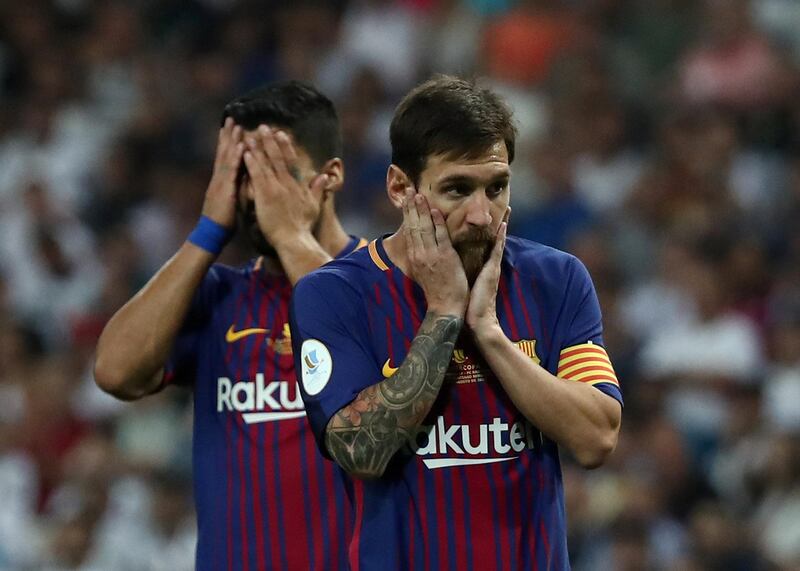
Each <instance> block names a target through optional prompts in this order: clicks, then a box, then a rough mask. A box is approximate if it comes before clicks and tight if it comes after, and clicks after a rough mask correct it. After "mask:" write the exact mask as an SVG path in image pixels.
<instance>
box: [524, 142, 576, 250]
mask: <svg viewBox="0 0 800 571" xmlns="http://www.w3.org/2000/svg"><path fill="white" fill-rule="evenodd" d="M567 153H568V150H567V149H566V148H564V146H563V145H559V144H558V143H557V142H551V143H549V144H540V145H539V146H538V147H537V148H536V149H535V150H534V152H533V157H532V161H531V162H532V165H533V168H534V172H535V173H536V175H537V176H538V178H539V181H540V183H541V186H540V188H539V189H538V191H539V195H538V196H537V201H536V205H535V206H534V207H533V209H532V210H530V211H522V212H515V213H514V215H513V216H512V217H511V219H510V222H509V224H510V226H511V232H512V233H513V234H516V235H518V236H522V237H523V238H527V239H529V240H534V241H536V242H540V243H542V244H545V245H547V246H552V247H554V248H560V249H564V248H566V246H567V244H568V243H569V240H570V239H571V238H572V237H574V236H575V235H576V234H577V233H578V232H580V231H581V230H583V229H585V228H587V227H588V226H589V225H590V224H591V222H592V214H591V212H590V210H589V208H588V207H587V206H586V204H585V203H584V202H583V200H582V199H581V197H580V196H577V193H576V191H575V187H574V185H573V182H572V177H571V172H570V170H569V166H570V163H569V158H570V157H569V155H568V154H567Z"/></svg>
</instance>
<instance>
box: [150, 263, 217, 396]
mask: <svg viewBox="0 0 800 571" xmlns="http://www.w3.org/2000/svg"><path fill="white" fill-rule="evenodd" d="M220 282H221V276H220V274H219V271H218V269H216V268H215V267H212V268H211V269H210V270H209V271H208V273H207V274H206V275H205V277H204V278H203V281H202V282H200V287H198V288H197V291H196V292H195V294H194V296H193V297H192V303H191V305H190V306H189V312H188V313H187V314H186V318H185V319H184V321H183V325H181V329H180V331H179V332H178V337H177V338H176V339H175V343H174V344H173V346H172V351H171V352H170V355H169V357H168V359H167V363H166V365H165V366H164V379H163V381H162V387H163V386H167V385H184V386H190V385H193V384H194V381H195V378H196V376H197V356H198V348H199V347H198V346H199V344H200V339H201V338H202V337H203V335H204V333H205V332H206V331H207V330H208V327H209V325H210V323H211V318H212V314H213V307H214V304H215V299H216V297H217V292H218V291H219V284H220Z"/></svg>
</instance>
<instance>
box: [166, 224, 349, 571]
mask: <svg viewBox="0 0 800 571" xmlns="http://www.w3.org/2000/svg"><path fill="white" fill-rule="evenodd" d="M358 245H359V240H358V239H357V238H352V239H351V241H350V243H349V244H348V246H347V248H346V249H345V250H344V251H343V253H347V252H350V251H351V250H353V249H354V248H355V247H357V246H358ZM291 291H292V287H291V284H290V283H289V280H288V279H287V278H286V277H285V276H283V275H270V274H268V273H266V272H265V271H263V270H262V268H261V264H260V260H253V261H252V262H250V263H249V264H247V265H246V266H244V267H241V268H231V267H228V266H224V265H220V264H215V265H214V266H212V267H211V269H210V270H209V271H208V273H207V274H206V276H205V277H204V279H203V281H202V284H201V285H200V287H199V289H198V291H197V292H196V294H195V296H194V299H193V301H192V305H191V308H190V310H189V314H188V316H187V318H186V320H185V322H184V324H183V327H182V329H181V332H180V334H179V336H178V339H177V340H176V343H175V346H174V348H173V352H172V354H171V356H170V359H169V363H168V365H167V367H166V371H165V383H167V384H169V383H174V384H189V385H191V386H192V387H193V389H194V390H193V393H194V436H193V450H192V456H193V476H194V494H195V504H196V508H197V522H198V544H197V564H196V568H197V569H198V570H206V569H208V570H212V569H213V570H215V571H216V570H223V571H224V570H232V571H259V570H263V569H291V570H294V569H304V570H305V569H320V570H323V569H324V570H331V569H333V570H336V569H346V568H347V560H346V550H347V543H348V540H349V535H348V530H349V529H350V528H351V527H352V525H351V524H350V521H351V512H350V504H349V500H348V498H347V495H346V493H345V488H344V482H343V480H342V477H341V474H340V472H339V470H338V469H336V468H335V467H334V466H333V465H331V463H330V462H327V461H325V460H324V459H323V458H322V456H321V455H320V453H319V451H318V449H317V447H316V444H315V442H314V437H313V435H312V434H311V431H310V430H309V427H308V422H307V421H306V411H305V408H304V406H303V401H302V398H301V396H300V393H299V390H298V388H297V382H296V377H295V372H294V360H293V357H292V343H291V337H292V331H291V329H290V328H289V325H288V321H289V318H288V309H289V299H290V296H291Z"/></svg>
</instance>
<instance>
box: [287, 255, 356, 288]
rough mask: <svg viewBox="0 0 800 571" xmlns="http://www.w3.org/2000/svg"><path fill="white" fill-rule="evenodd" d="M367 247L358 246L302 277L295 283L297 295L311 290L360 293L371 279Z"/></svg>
mask: <svg viewBox="0 0 800 571" xmlns="http://www.w3.org/2000/svg"><path fill="white" fill-rule="evenodd" d="M370 264H371V262H370V257H369V252H368V249H367V248H358V249H357V250H353V251H352V252H350V253H349V254H346V255H344V256H341V257H339V258H335V259H333V260H331V261H330V262H328V263H327V264H325V265H324V266H321V267H319V268H317V269H316V270H314V271H313V272H310V273H308V274H306V275H305V276H303V277H302V278H300V280H299V281H298V282H297V284H295V296H302V295H305V294H306V293H308V292H310V291H312V290H313V291H315V292H317V293H319V292H323V293H325V294H326V295H330V296H335V295H337V294H340V293H343V294H346V293H358V292H360V291H362V289H363V287H364V283H365V281H366V280H369V277H370V273H371V267H370Z"/></svg>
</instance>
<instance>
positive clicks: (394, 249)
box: [383, 226, 411, 276]
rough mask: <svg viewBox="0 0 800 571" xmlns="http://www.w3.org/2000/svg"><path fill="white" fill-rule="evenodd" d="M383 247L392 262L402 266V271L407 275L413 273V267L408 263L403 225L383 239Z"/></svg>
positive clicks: (399, 266)
mask: <svg viewBox="0 0 800 571" xmlns="http://www.w3.org/2000/svg"><path fill="white" fill-rule="evenodd" d="M383 249H384V250H386V255H387V256H389V259H390V260H391V261H392V263H393V264H394V265H395V266H397V267H398V268H400V271H401V272H403V273H404V274H405V275H407V276H410V275H411V271H410V270H411V268H410V266H409V263H408V255H407V254H406V252H407V250H406V239H405V236H404V234H403V227H402V226H400V228H399V229H398V230H397V232H395V233H394V234H392V235H391V236H389V237H388V238H386V239H385V240H384V241H383Z"/></svg>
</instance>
